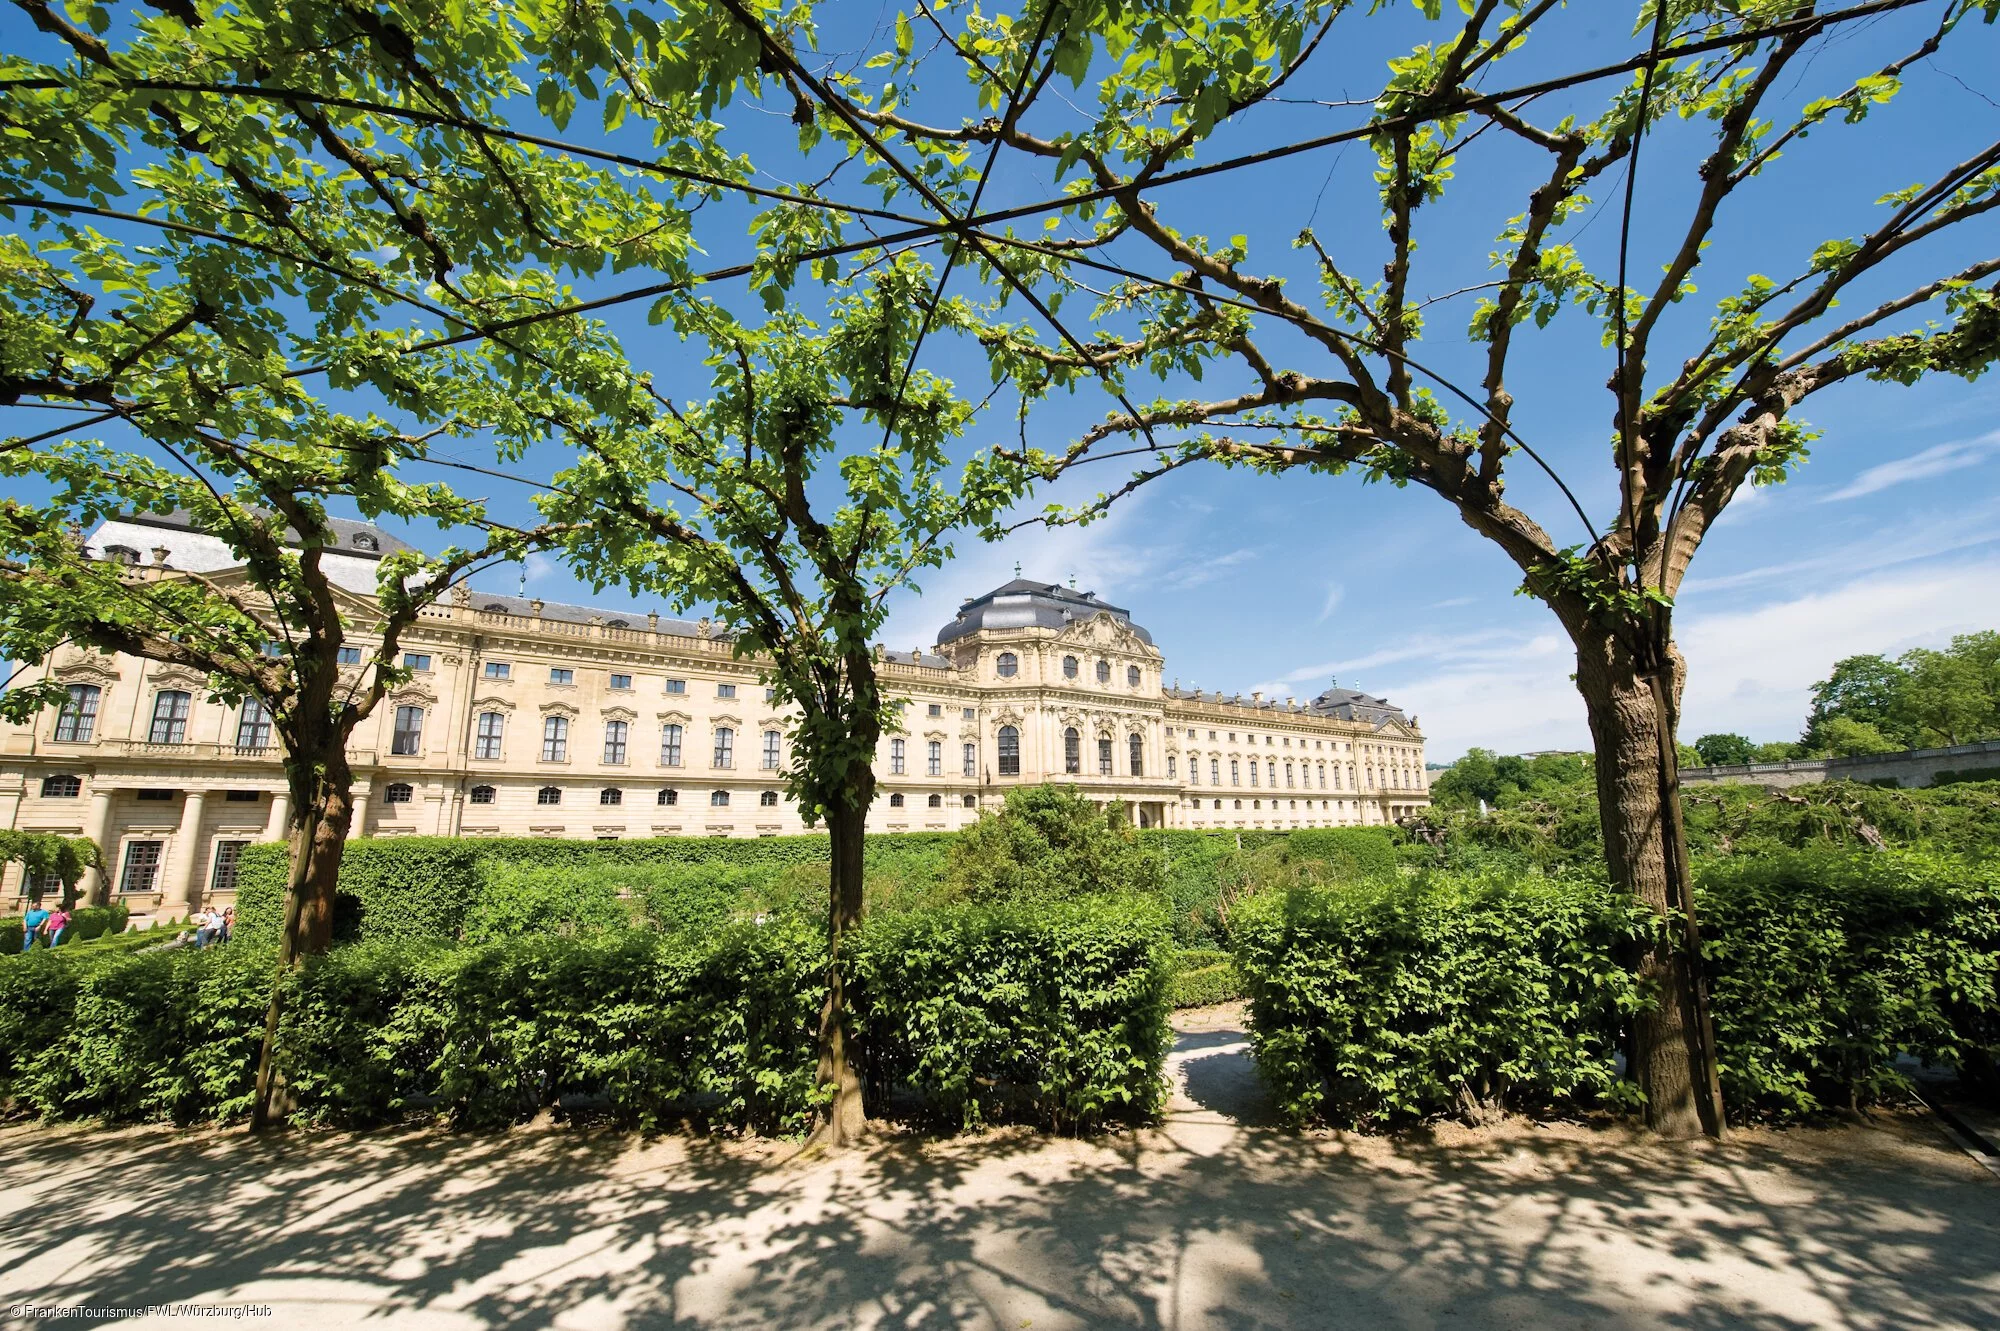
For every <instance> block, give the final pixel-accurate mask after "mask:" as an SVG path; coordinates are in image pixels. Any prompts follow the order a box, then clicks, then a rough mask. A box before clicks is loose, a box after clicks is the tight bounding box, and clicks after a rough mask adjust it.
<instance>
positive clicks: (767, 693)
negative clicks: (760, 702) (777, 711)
mask: <svg viewBox="0 0 2000 1331" xmlns="http://www.w3.org/2000/svg"><path fill="white" fill-rule="evenodd" d="M764 701H765V702H776V701H778V691H777V690H776V689H765V690H764Z"/></svg>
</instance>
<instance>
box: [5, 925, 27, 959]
mask: <svg viewBox="0 0 2000 1331" xmlns="http://www.w3.org/2000/svg"><path fill="white" fill-rule="evenodd" d="M27 936H28V922H27V921H26V920H24V919H22V918H21V917H20V916H19V915H8V916H5V917H0V956H9V957H11V956H13V955H14V954H15V953H17V952H19V951H20V950H21V940H22V939H24V938H26V937H27Z"/></svg>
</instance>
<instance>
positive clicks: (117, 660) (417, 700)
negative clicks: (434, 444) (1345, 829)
mask: <svg viewBox="0 0 2000 1331" xmlns="http://www.w3.org/2000/svg"><path fill="white" fill-rule="evenodd" d="M341 534H342V539H343V541H345V542H346V545H345V546H344V547H343V549H342V551H341V554H340V555H339V556H338V557H336V556H333V555H332V554H331V553H329V555H328V556H327V557H326V560H325V563H326V566H327V567H329V568H330V569H332V570H333V573H334V576H335V578H336V580H337V581H338V582H339V583H340V585H341V587H342V588H343V589H344V590H345V591H346V592H348V593H350V594H351V596H352V599H353V604H352V610H353V612H354V616H355V622H356V624H357V625H358V626H359V625H365V624H366V622H367V621H368V616H369V614H370V613H371V611H372V600H371V596H370V594H371V592H372V590H373V588H374V586H375V584H376V577H375V572H376V564H377V561H379V560H380V559H381V558H382V557H383V556H384V555H385V554H388V553H391V552H393V551H396V550H399V549H403V548H405V547H404V546H403V544H402V543H401V542H400V541H398V540H397V539H396V538H395V537H394V536H392V535H390V534H389V533H387V532H385V531H382V530H381V529H379V528H375V527H371V526H368V525H366V524H362V523H346V524H342V527H341ZM87 545H88V548H89V549H90V551H91V553H92V554H93V555H94V556H96V557H98V558H103V559H109V560H115V561H119V562H123V563H127V564H131V565H135V566H137V568H138V570H139V573H138V576H149V577H166V576H178V575H181V574H186V573H195V574H200V575H202V576H204V577H206V578H208V579H210V580H211V581H214V582H216V583H218V584H222V585H228V584H230V583H231V582H236V583H239V584H240V583H241V581H242V573H241V570H240V569H236V568H233V567H232V565H233V562H234V561H233V559H232V558H231V556H230V554H229V551H228V548H227V547H226V546H225V545H224V544H223V543H222V542H220V541H218V540H215V539H214V538H212V537H209V536H206V535H203V534H202V533H199V532H195V531H191V530H189V528H188V527H187V525H186V523H185V522H182V521H178V520H176V519H173V518H156V517H142V518H129V519H120V520H116V521H112V522H107V523H105V524H104V525H103V527H101V528H100V529H99V530H98V531H97V532H96V533H95V534H94V535H93V536H92V537H91V538H90V540H89V542H88V543H87ZM403 649H404V650H403V657H402V663H403V664H404V665H405V666H406V667H408V668H409V670H410V672H411V673H410V678H409V680H408V682H407V683H405V684H403V685H401V686H400V687H398V688H397V689H395V690H394V691H393V692H392V693H391V694H390V696H388V697H387V698H385V699H384V700H383V704H382V706H381V707H380V708H378V709H377V711H376V712H375V714H374V715H373V716H371V717H370V718H369V720H368V721H367V722H366V723H364V725H363V727H362V728H361V730H360V731H358V732H357V733H356V735H355V738H354V742H353V747H352V750H351V757H352V759H353V763H354V770H355V773H356V780H357V783H358V784H357V788H356V791H355V795H356V800H355V815H354V824H353V834H354V835H356V836H377V837H385V836H468V837H474V836H477V837H492V836H546V837H575V838H599V839H604V838H621V839H622V838H630V837H653V836H737V837H750V836H775V835H779V834H784V833H798V832H804V831H807V830H808V829H807V828H806V827H805V826H804V824H803V822H802V821H801V819H800V818H799V816H798V814H797V813H796V811H795V810H794V808H793V807H792V806H791V804H790V802H789V800H788V799H787V798H786V795H785V790H784V782H783V780H782V772H783V769H784V768H785V766H786V765H787V763H788V761H789V758H790V755H789V753H788V751H787V740H786V733H787V730H788V718H787V716H786V715H785V711H784V709H782V708H780V707H778V706H777V705H776V704H775V703H774V702H773V701H772V692H771V690H770V689H768V688H767V687H766V686H765V685H764V684H763V683H762V681H761V678H760V676H759V672H758V665H757V662H756V661H755V660H754V659H748V660H738V659H736V658H735V656H734V655H733V653H732V650H731V644H730V642H729V640H728V639H727V637H726V636H725V634H724V633H723V631H722V630H721V629H720V628H719V627H718V626H716V625H713V624H711V623H709V622H708V621H707V620H702V621H700V622H689V621H685V620H675V619H665V618H662V617H661V616H659V615H657V614H641V615H632V614H623V615H621V614H619V613H616V612H613V611H606V610H596V609H590V608H587V607H583V606H573V605H561V604H557V603H554V602H548V601H542V600H537V599H527V598H523V597H518V596H499V595H491V594H487V593H482V592H474V591H471V590H469V589H467V588H466V587H464V586H458V587H454V588H453V589H452V591H451V593H450V595H449V596H448V597H447V598H445V599H443V600H441V601H440V603H439V604H437V605H435V606H432V607H430V608H429V609H428V610H426V611H425V613H424V616H423V618H422V619H421V620H420V621H419V622H418V623H417V624H416V625H415V626H414V627H413V628H412V629H411V630H410V631H409V632H408V633H406V634H405V635H404V640H403ZM348 650H349V651H350V652H352V654H353V656H354V659H355V661H356V663H357V664H358V663H359V662H360V660H361V650H360V649H359V648H350V649H348ZM881 656H882V676H883V679H884V682H885V684H886V686H887V687H888V688H889V689H890V690H892V691H893V695H894V696H896V697H897V698H899V699H901V700H903V701H902V723H901V725H900V727H898V729H897V731H896V732H895V733H893V734H891V735H889V736H886V737H885V738H884V739H883V741H882V749H881V753H880V755H879V758H878V760H877V771H878V774H879V778H880V789H879V793H878V795H877V798H876V801H875V806H874V809H873V812H872V814H871V817H870V820H869V830H870V831H871V832H900V831H928V830H949V829H953V828H958V827H963V826H965V825H966V824H968V823H970V822H972V821H973V820H975V819H976V818H977V817H978V816H979V811H980V810H982V809H990V808H997V807H998V806H999V804H1000V803H1001V802H1002V800H1003V799H1004V797H1005V795H1006V792H1007V791H1008V790H1010V789H1012V788H1015V787H1017V786H1023V785H1033V784H1037V783H1040V782H1044V781H1054V782H1061V783H1068V784H1073V785H1075V786H1076V787H1078V788H1079V789H1080V790H1082V791H1083V792H1085V793H1086V794H1088V795H1089V796H1091V797H1092V798H1095V799H1099V800H1102V801H1104V802H1106V803H1109V802H1110V801H1113V800H1117V801H1121V802H1122V803H1123V805H1124V806H1125V808H1126V809H1127V810H1128V811H1129V813H1130V816H1131V817H1132V818H1133V820H1134V822H1136V823H1137V824H1138V825H1140V826H1142V827H1182V828H1197V829H1200V828H1209V829H1236V828H1274V829H1287V828H1300V827H1334V826H1348V825H1355V824H1380V823H1390V822H1395V821H1398V820H1400V819H1403V818H1405V817H1408V816H1410V815H1413V814H1414V813H1416V812H1417V811H1418V810H1420V809H1422V808H1423V807H1425V806H1426V805H1427V804H1428V803H1429V796H1428V794H1427V793H1426V790H1425V780H1426V778H1425V772H1424V741H1423V736H1422V734H1421V732H1420V731H1419V730H1418V729H1417V724H1416V718H1414V717H1406V716H1404V715H1403V713H1402V712H1401V711H1400V710H1399V709H1397V708H1396V707H1394V706H1392V705H1390V704H1389V703H1388V702H1386V701H1385V700H1383V699H1381V698H1375V697H1370V696H1369V695H1367V694H1363V693H1359V692H1356V691H1354V690H1352V689H1339V688H1336V689H1329V690H1327V691H1326V692H1324V693H1322V694H1320V695H1319V696H1318V697H1316V698H1313V699H1311V700H1310V701H1305V702H1301V701H1297V700H1295V699H1291V698H1286V699H1283V700H1279V699H1275V698H1265V697H1264V696H1263V695H1261V694H1252V695H1250V696H1249V697H1248V698H1244V697H1242V696H1241V695H1236V696H1231V697H1224V696H1222V695H1220V694H1216V693H1207V694H1204V693H1203V692H1201V691H1200V690H1198V689H1196V690H1186V689H1182V688H1179V687H1178V686H1177V685H1170V684H1168V683H1167V681H1166V680H1165V678H1164V677H1163V676H1164V667H1165V659H1164V657H1163V656H1162V655H1161V653H1160V650H1159V648H1158V647H1157V646H1155V645H1154V643H1153V640H1152V635H1151V634H1149V633H1148V632H1147V631H1146V630H1145V629H1144V628H1142V627H1140V626H1139V625H1137V624H1134V623H1133V622H1132V617H1131V615H1130V614H1128V613H1127V612H1126V611H1125V610H1122V609H1120V608H1119V607H1117V606H1113V605H1109V604H1106V603H1105V602H1103V601H1100V600H1098V599H1097V597H1096V595H1095V594H1094V593H1090V592H1077V591H1075V590H1072V589H1069V588H1064V587H1060V586H1054V585H1050V584H1047V583H1039V582H1031V581H1025V580H1022V579H1020V578H1016V579H1015V580H1014V581H1012V582H1009V583H1007V584H1006V585H1005V586H1003V587H998V588H995V589H994V590H993V591H991V592H988V593H987V594H985V595H984V596H980V597H976V598H974V599H972V600H969V601H967V602H965V603H964V604H963V605H962V606H960V607H959V610H958V613H957V614H956V616H954V617H953V619H952V620H951V622H950V623H949V624H947V625H945V627H944V628H943V630H942V631H940V632H939V634H938V636H937V642H936V643H935V644H934V645H932V646H929V647H925V648H923V649H920V650H914V651H896V650H884V651H883V652H882V654H881ZM42 669H43V670H44V671H45V672H46V673H48V674H52V675H53V676H54V677H55V678H56V679H57V680H60V681H62V682H63V683H65V684H67V685H68V688H69V701H68V702H67V703H66V704H65V705H63V706H62V707H60V708H59V709H56V710H52V711H47V712H44V713H43V714H42V715H40V716H39V717H37V718H36V719H35V721H34V723H33V724H32V725H10V724H4V723H0V826H7V827H19V828H24V829H30V830H36V831H47V832H59V833H63V834H66V835H70V836H87V837H89V838H91V839H92V840H93V841H95V842H97V844H98V845H99V846H100V847H101V848H102V850H103V852H104V855H105V862H106V864H107V865H108V866H109V869H108V872H109V874H110V875H111V878H112V882H111V883H110V884H109V887H110V888H111V889H112V891H113V896H114V899H121V900H124V901H126V902H127V903H128V904H129V905H131V906H132V908H133V910H134V912H135V913H137V914H161V915H178V914H181V913H183V912H184V911H186V910H190V909H194V908H196V907H197V906H199V905H202V904H213V903H215V902H217V901H227V900H229V899H230V898H231V897H233V895H234V890H235V875H236V863H237V859H238V857H239V856H240V855H241V853H242V851H243V848H244V847H245V846H246V845H248V844H250V843H251V842H255V841H266V840H276V839H278V838H279V837H280V836H281V833H282V829H283V828H284V826H285V823H286V820H287V817H288V814H289V809H288V808H287V796H286V794H285V783H284V775H283V770H282V767H281V764H280V754H279V750H278V749H277V747H276V746H275V740H274V737H273V734H272V729H271V724H270V720H269V718H268V716H267V715H265V713H264V712H263V709H262V708H261V707H259V706H258V705H257V704H255V703H254V702H252V703H247V704H245V705H243V706H241V707H237V706H224V705H221V704H218V703H212V702H209V701H208V700H207V698H206V689H205V687H204V684H205V681H204V679H203V677H202V676H200V675H198V674H195V673H194V672H191V671H188V670H185V669H179V668H175V667H169V666H162V665H160V664H158V663H155V662H151V661H145V660H140V659H137V658H133V657H127V656H105V655H101V654H99V653H96V652H92V651H88V650H83V649H64V650H62V651H60V652H58V653H57V654H56V655H55V656H54V657H52V658H51V659H50V660H49V661H48V662H47V663H46V664H45V665H44V667H42ZM6 872H7V877H6V879H5V880H4V882H0V897H5V898H8V899H10V900H14V901H18V900H19V899H20V898H21V897H22V896H23V895H24V893H25V891H26V888H27V886H28V885H27V884H24V883H23V882H22V873H21V869H20V866H18V865H9V866H7V870H6ZM104 886H105V885H104V884H100V883H96V882H90V883H87V884H86V887H89V888H99V889H101V888H102V887H104Z"/></svg>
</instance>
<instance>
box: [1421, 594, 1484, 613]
mask: <svg viewBox="0 0 2000 1331" xmlns="http://www.w3.org/2000/svg"><path fill="white" fill-rule="evenodd" d="M1478 599H1479V598H1478V597H1477V596H1453V597H1450V598H1449V599H1447V600H1443V601H1432V602H1431V605H1430V608H1431V609H1433V610H1450V609H1452V608H1453V607H1455V606H1461V605H1471V604H1472V603H1473V602H1475V601H1477V600H1478Z"/></svg>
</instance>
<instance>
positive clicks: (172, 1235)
mask: <svg viewBox="0 0 2000 1331" xmlns="http://www.w3.org/2000/svg"><path fill="white" fill-rule="evenodd" d="M1222 1043H1223V1042H1217V1043H1216V1045H1215V1046H1214V1047H1212V1048H1211V1049H1210V1050H1209V1051H1206V1052H1204V1051H1191V1055H1192V1056H1191V1057H1190V1058H1189V1060H1188V1061H1189V1064H1190V1067H1189V1078H1188V1082H1189V1086H1190V1091H1191V1093H1192V1091H1193V1089H1194V1088H1195V1087H1196V1085H1197V1084H1198V1083H1199V1081H1200V1078H1199V1077H1197V1076H1196V1075H1195V1069H1196V1068H1198V1067H1202V1066H1203V1065H1204V1064H1205V1063H1206V1062H1208V1061H1210V1060H1219V1059H1220V1058H1222V1057H1224V1056H1223V1055H1222V1054H1221V1053H1220V1052H1219V1049H1220V1046H1221V1044H1222ZM1208 1075H1210V1074H1209V1073H1203V1074H1202V1076H1208ZM1214 1075H1216V1076H1222V1075H1224V1070H1222V1069H1217V1070H1215V1073H1214ZM1197 1103H1200V1101H1199V1099H1198V1098H1197ZM0 1176H4V1177H6V1178H7V1179H8V1180H9V1181H10V1182H9V1187H8V1189H7V1192H6V1195H5V1197H4V1200H0V1296H4V1299H5V1301H9V1302H11V1301H14V1300H18V1299H21V1298H23V1297H32V1298H34V1299H35V1300H37V1301H40V1302H48V1303H71V1302H90V1303H99V1304H102V1303H119V1304H128V1305H129V1304H161V1303H172V1302H181V1301H200V1300H214V1299H249V1300H255V1301H260V1302H265V1303H270V1304H273V1305H275V1306H277V1307H278V1308H279V1309H280V1317H279V1319H278V1322H277V1324H279V1325H313V1324H337V1323H349V1322H361V1321H386V1322H388V1323H389V1324H391V1325H396V1326H404V1325H423V1326H437V1327H468V1328H470V1327H546V1326H556V1325H560V1326H563V1327H586V1326H607V1327H611V1326H747V1327H758V1328H792V1327H816V1326H829V1327H831V1326H881V1327H893V1328H930V1327H939V1328H942V1327H962V1326H987V1327H995V1328H998V1327H1006V1328H1009V1329H1010V1331H1018V1329H1019V1328H1023V1327H1033V1328H1038V1329H1039V1328H1049V1327H1060V1326H1114V1327H1138V1328H1181V1327H1198V1326H1214V1327H1231V1328H1272V1329H1273V1331H1275V1329H1276V1328H1302V1327H1424V1326H1452V1327H1482V1326H1530V1327H1533V1328H1535V1331H1553V1329H1554V1328H1564V1327H1602V1326H1611V1325H1617V1326H1632V1327H1683V1328H1711V1327H1713V1328H1720V1327H1747V1328H1756V1329H1758V1331H1763V1329H1766V1328H1769V1329H1771V1331H1776V1329H1778V1328H1796V1327H1806V1326H1822V1325H1838V1326H1848V1327H1892V1326H1893V1327H1907V1326H1912V1325H1924V1326H1934V1327H1951V1326H1968V1327H1971V1326H1992V1325H1995V1324H1997V1323H2000V1274H1996V1271H1995V1262H1994V1255H1995V1254H1996V1253H2000V1186H1996V1185H1995V1183H1994V1181H1993V1180H1992V1179H1991V1178H1990V1177H1989V1176H1987V1175H1986V1174H1985V1173H1984V1172H1983V1171H1982V1170H1981V1169H1980V1168H1979V1167H1978V1166H1977V1165H1976V1164H1973V1163H1972V1162H1971V1161H1969V1160H1967V1159H1965V1158H1964V1157H1963V1155H1961V1154H1958V1153H1956V1152H1954V1151H1953V1150H1952V1149H1951V1148H1950V1147H1949V1146H1948V1145H1947V1144H1946V1143H1945V1142H1943V1141H1942V1140H1941V1139H1939V1138H1937V1137H1935V1136H1934V1135H1933V1134H1932V1133H1931V1131H1930V1129H1929V1128H1928V1127H1927V1125H1926V1124H1925V1123H1924V1122H1923V1121H1922V1120H1914V1119H1901V1118H1896V1117H1884V1118H1882V1119H1879V1120H1877V1122H1876V1123H1875V1125H1873V1126H1855V1127H1847V1128H1842V1129H1837V1130H1822V1131H1812V1132H1796V1133H1786V1134H1779V1133H1745V1134H1740V1135H1739V1136H1738V1137H1737V1138H1736V1139H1735V1140H1734V1141H1732V1142H1731V1143H1728V1144H1725V1145H1723V1146H1721V1147H1703V1148H1696V1149H1675V1148H1668V1147H1663V1146H1658V1145H1653V1144H1650V1143H1646V1142H1643V1141H1638V1140H1636V1139H1634V1138H1631V1137H1629V1136H1627V1135H1625V1134H1623V1133H1606V1132H1595V1133H1593V1132H1587V1131H1585V1130H1583V1129H1570V1128H1560V1127H1559V1128H1554V1129H1536V1128H1532V1127H1525V1126H1521V1125H1512V1126H1510V1127H1508V1128H1506V1129H1503V1130H1495V1131H1492V1132H1486V1133H1472V1132H1468V1131H1463V1130H1456V1129H1440V1130H1438V1131H1437V1132H1436V1133H1432V1134H1422V1133H1419V1134H1413V1135H1409V1136H1405V1137H1401V1138H1396V1139H1382V1138H1372V1139H1371V1138H1360V1137H1351V1136H1344V1135H1306V1134H1298V1133H1292V1132H1288V1131H1284V1130H1279V1129H1265V1128H1245V1127H1242V1126H1238V1125H1234V1124H1229V1123H1224V1122H1208V1121H1201V1122H1185V1123H1182V1122H1175V1121H1174V1120H1173V1119H1172V1118H1171V1117H1170V1118H1169V1120H1168V1122H1167V1124H1166V1126H1165V1127H1163V1128H1160V1129H1154V1130H1148V1131H1144V1132H1138V1133H1130V1134H1124V1135H1119V1136H1115V1137H1106V1138H1100V1139H1096V1140H1084V1141H1073V1140H1064V1139H1052V1138H1048V1137H1043V1136H1038V1135H1036V1134H1032V1133H1027V1132H1020V1131H1002V1132H994V1133H989V1134H986V1135H983V1136H981V1137H978V1138H974V1139H970V1140H962V1141H951V1142H936V1141H924V1140H920V1139H916V1138H888V1139H885V1140H883V1141H880V1142H878V1143H877V1144H875V1145H874V1146H872V1147H870V1148H868V1149H866V1150H864V1151H859V1152H853V1153H849V1154H846V1155H842V1156H837V1157H831V1158H828V1157H820V1156H817V1155H813V1154H810V1153H804V1154H802V1153H800V1152H799V1150H798V1148H797V1147H796V1146H792V1145H788V1144H783V1143H731V1142H726V1141H720V1140H715V1139H704V1138H666V1139H659V1140H655V1141H651V1142H647V1141H644V1140H642V1139H639V1138H635V1137H630V1136H625V1135H620V1134H615V1133H610V1132H599V1131H592V1130H587V1129H576V1128H568V1129H565V1128H540V1129H524V1130H520V1131H516V1132H512V1133H504V1134H495V1135H449V1134H444V1133H440V1132H436V1131H430V1130H417V1129H403V1130H396V1131H385V1132H377V1133H369V1134H345V1133H306V1132H300V1133H295V1134H292V1135H289V1136H285V1137H282V1138H279V1139H277V1140H252V1139H249V1138H247V1137H245V1136H243V1135H242V1134H241V1133H240V1132H235V1131H230V1132H222V1131H196V1132H186V1133H176V1132H172V1131H169V1130H163V1129H142V1130H132V1131H125V1132H93V1131H86V1130H75V1129H62V1130H54V1129H49V1130H37V1129H18V1128H17V1129H10V1130H6V1131H4V1132H0Z"/></svg>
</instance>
